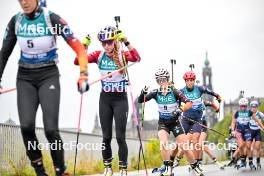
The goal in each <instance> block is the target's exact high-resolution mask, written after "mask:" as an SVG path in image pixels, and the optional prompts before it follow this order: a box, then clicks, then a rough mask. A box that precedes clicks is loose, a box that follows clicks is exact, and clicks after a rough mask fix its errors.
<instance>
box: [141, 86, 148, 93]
mask: <svg viewBox="0 0 264 176" xmlns="http://www.w3.org/2000/svg"><path fill="white" fill-rule="evenodd" d="M148 89H149V87H147V86H145V87H144V88H143V89H142V91H141V92H142V94H144V95H147V94H148Z"/></svg>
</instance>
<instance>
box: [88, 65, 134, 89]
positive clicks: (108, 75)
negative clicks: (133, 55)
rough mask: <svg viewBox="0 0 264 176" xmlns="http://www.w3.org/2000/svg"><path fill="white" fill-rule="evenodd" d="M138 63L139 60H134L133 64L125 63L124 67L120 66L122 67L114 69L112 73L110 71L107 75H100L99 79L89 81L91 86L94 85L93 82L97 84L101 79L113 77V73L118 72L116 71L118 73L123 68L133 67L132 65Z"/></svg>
mask: <svg viewBox="0 0 264 176" xmlns="http://www.w3.org/2000/svg"><path fill="white" fill-rule="evenodd" d="M136 63H137V62H133V63H131V64H127V65H125V66H124V67H122V68H120V69H118V70H115V71H113V72H111V73H108V74H106V75H104V76H102V77H100V78H99V79H97V80H95V81H92V82H90V83H89V86H91V85H93V84H95V83H97V82H99V81H101V80H103V79H105V78H108V77H111V76H112V75H114V74H116V73H118V72H120V71H122V70H126V69H127V68H128V67H131V66H132V65H134V64H136Z"/></svg>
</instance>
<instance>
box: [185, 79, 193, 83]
mask: <svg viewBox="0 0 264 176" xmlns="http://www.w3.org/2000/svg"><path fill="white" fill-rule="evenodd" d="M185 82H194V79H186V80H185Z"/></svg>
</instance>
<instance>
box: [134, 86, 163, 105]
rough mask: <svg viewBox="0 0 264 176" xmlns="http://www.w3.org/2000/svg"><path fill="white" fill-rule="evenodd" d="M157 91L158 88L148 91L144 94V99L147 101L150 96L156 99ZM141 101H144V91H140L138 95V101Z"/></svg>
mask: <svg viewBox="0 0 264 176" xmlns="http://www.w3.org/2000/svg"><path fill="white" fill-rule="evenodd" d="M157 92H158V90H157V89H155V90H153V91H151V92H150V93H148V94H147V95H145V101H146V102H147V101H149V100H151V99H152V98H153V99H156V96H157ZM143 102H144V92H143V91H141V94H140V95H139V97H138V103H143Z"/></svg>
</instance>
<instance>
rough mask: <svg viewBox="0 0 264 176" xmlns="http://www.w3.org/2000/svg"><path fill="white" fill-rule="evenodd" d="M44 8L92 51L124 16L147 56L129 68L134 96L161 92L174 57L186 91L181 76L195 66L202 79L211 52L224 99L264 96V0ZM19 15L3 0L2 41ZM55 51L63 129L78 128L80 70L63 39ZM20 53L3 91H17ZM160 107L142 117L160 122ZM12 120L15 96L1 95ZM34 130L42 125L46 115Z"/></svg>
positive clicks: (94, 96) (99, 0)
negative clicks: (162, 72)
mask: <svg viewBox="0 0 264 176" xmlns="http://www.w3.org/2000/svg"><path fill="white" fill-rule="evenodd" d="M47 5H48V8H49V9H50V10H52V11H53V12H55V13H57V14H59V15H60V16H61V17H63V18H64V19H65V20H66V21H67V22H68V23H69V25H70V27H71V28H72V30H73V31H74V32H75V34H76V36H77V37H78V38H83V37H84V36H85V35H86V34H87V33H90V34H91V36H92V44H91V46H90V47H89V52H91V51H94V50H101V49H102V48H101V46H100V43H99V42H98V41H97V38H96V34H97V32H98V31H99V30H100V29H101V28H103V27H104V26H107V25H114V24H115V23H114V20H113V17H114V16H116V15H120V16H121V24H120V28H121V29H122V30H123V31H124V32H125V33H126V34H127V37H128V39H129V41H130V42H131V44H132V45H133V46H135V48H136V49H137V50H138V52H139V54H140V55H141V57H142V61H141V62H140V63H139V64H136V65H134V66H132V67H131V68H130V69H129V72H130V79H131V82H132V86H133V93H134V94H135V95H136V94H139V93H140V90H141V88H143V87H144V85H149V86H150V87H151V89H154V88H156V87H157V85H156V82H155V80H154V73H155V71H156V70H157V69H158V68H162V67H163V68H167V69H169V70H170V59H176V60H177V65H176V67H175V74H174V76H175V83H176V87H177V88H182V87H183V86H184V81H183V79H182V75H183V74H184V72H185V71H188V70H189V68H188V65H189V64H191V63H193V64H195V70H194V71H195V72H196V73H197V77H198V79H199V80H201V81H202V77H201V76H202V75H201V73H202V67H203V64H204V60H205V52H206V51H208V56H209V61H210V65H211V67H212V70H213V87H214V90H215V91H216V92H217V93H219V94H221V95H222V97H223V98H224V100H227V101H229V100H230V99H235V98H236V97H237V96H238V93H239V91H240V90H244V91H245V95H246V96H262V97H264V93H263V91H264V90H263V86H264V84H263V81H264V79H263V72H264V71H263V66H264V60H263V59H264V48H263V46H264V1H262V0H164V1H160V0H159V1H158V0H152V1H142V0H134V1H125V0H111V1H109V0H93V1H92V0H89V1H87V0H74V1H73V0H47ZM20 10H21V9H20V7H19V3H18V2H17V0H12V1H2V2H1V6H0V13H1V15H0V40H1V41H2V39H3V35H4V31H5V28H6V25H7V23H8V22H9V20H10V19H11V17H12V16H13V15H14V14H16V13H17V12H18V11H20ZM0 45H2V42H1V44H0ZM58 48H59V50H58V53H59V59H60V63H59V68H60V73H61V89H62V90H61V109H60V126H61V127H76V126H77V118H78V110H79V104H80V95H79V93H78V92H77V89H76V81H77V79H78V75H79V74H78V72H79V68H78V67H76V66H74V65H73V60H74V57H75V54H74V52H73V51H72V50H71V48H70V47H68V46H67V44H66V43H65V42H64V40H63V39H62V38H61V37H60V38H59V40H58ZM19 53H20V51H19V47H18V45H17V46H16V48H15V50H14V51H13V54H12V55H11V57H10V58H9V61H8V64H7V67H6V69H5V72H4V75H3V78H2V80H3V81H2V85H3V87H4V88H7V89H8V88H13V87H14V86H15V80H16V72H17V61H18V59H19ZM89 75H90V77H89V79H90V80H95V79H97V78H99V76H100V75H99V72H98V68H97V66H96V65H95V64H91V65H89ZM100 87H101V85H100V84H97V85H94V86H92V87H91V90H90V91H89V93H86V94H85V97H84V108H85V110H84V111H83V117H82V124H81V128H82V129H83V131H85V132H90V131H91V130H92V127H93V124H94V116H95V114H96V112H97V111H98V99H99V93H100ZM129 101H130V100H129ZM155 108H157V106H156V105H155V102H154V101H152V102H150V103H148V104H147V105H146V110H145V116H146V117H145V119H158V113H157V112H156V111H157V110H156V109H155ZM130 109H132V108H130ZM154 109H155V110H154ZM9 117H11V118H12V119H13V120H15V121H16V123H17V124H18V116H17V107H16V92H12V93H7V94H4V95H0V122H4V121H6V120H7V119H8V118H9ZM37 126H42V117H41V111H39V112H38V117H37Z"/></svg>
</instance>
